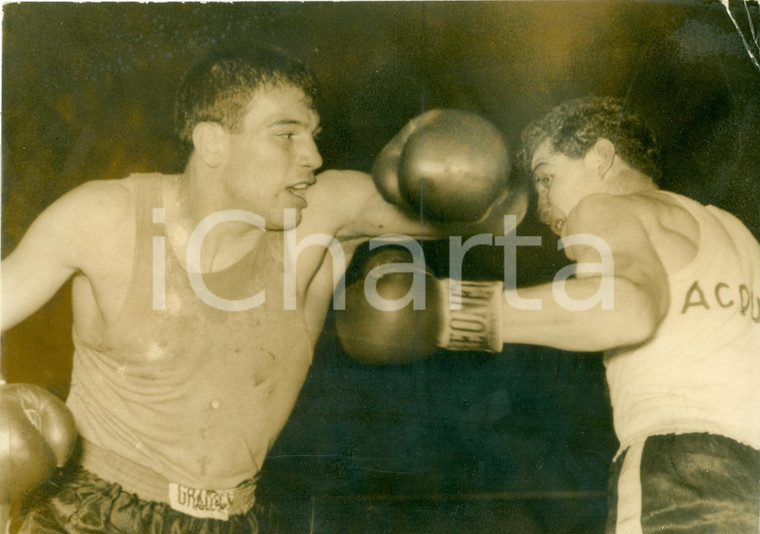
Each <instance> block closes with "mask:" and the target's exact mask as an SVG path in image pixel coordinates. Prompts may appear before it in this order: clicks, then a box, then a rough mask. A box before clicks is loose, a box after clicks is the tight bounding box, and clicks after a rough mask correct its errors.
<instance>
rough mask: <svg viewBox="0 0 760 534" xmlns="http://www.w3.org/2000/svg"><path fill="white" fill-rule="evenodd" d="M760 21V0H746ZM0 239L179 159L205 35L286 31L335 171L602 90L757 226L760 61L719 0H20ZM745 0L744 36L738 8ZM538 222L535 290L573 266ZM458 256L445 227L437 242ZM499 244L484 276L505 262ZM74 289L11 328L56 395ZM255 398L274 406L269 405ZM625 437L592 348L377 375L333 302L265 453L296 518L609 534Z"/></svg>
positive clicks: (698, 186) (289, 523)
mask: <svg viewBox="0 0 760 534" xmlns="http://www.w3.org/2000/svg"><path fill="white" fill-rule="evenodd" d="M750 9H751V10H753V11H752V13H753V14H754V15H753V16H754V21H755V26H756V27H757V26H760V24H759V23H758V21H760V18H758V15H757V9H758V8H757V3H756V2H755V3H753V4H751V5H750ZM3 11H4V20H3V58H2V59H3V63H2V68H3V73H2V76H3V93H2V127H3V135H2V156H3V160H2V173H3V175H2V208H3V211H2V225H3V226H2V248H3V255H4V256H5V255H7V254H8V253H9V252H10V251H11V250H12V249H13V248H14V247H15V245H16V244H17V243H18V240H19V239H20V237H21V236H22V235H23V232H24V231H25V230H26V228H28V226H29V225H30V224H31V222H32V221H33V220H34V218H35V217H36V216H37V215H38V214H39V212H40V211H42V210H43V209H44V208H45V207H46V206H47V205H49V204H50V203H51V202H53V201H54V200H55V199H56V198H58V197H59V196H60V195H61V194H63V193H64V192H66V191H68V190H69V189H71V188H73V187H74V186H76V185H77V184H79V183H82V182H84V181H87V180H91V179H110V178H120V177H123V176H125V175H127V174H128V173H130V172H135V171H163V172H176V171H179V170H181V168H182V161H181V159H180V157H179V155H178V154H179V152H178V143H176V141H175V137H174V134H173V130H172V101H173V97H174V93H175V91H176V88H177V85H178V82H179V79H180V77H181V75H182V73H183V72H184V71H185V70H186V69H187V68H188V67H189V66H190V65H191V64H192V63H193V62H194V61H195V60H197V59H199V58H200V57H201V56H202V55H203V53H204V52H205V51H206V50H207V49H208V48H209V47H217V46H220V47H228V46H234V45H240V44H246V43H267V44H275V45H279V46H283V47H285V48H288V49H290V50H291V51H293V52H294V53H296V54H297V55H300V56H301V57H303V58H304V59H305V60H306V61H307V62H308V63H309V64H310V65H311V66H312V68H313V69H314V70H315V71H316V72H317V74H318V76H319V77H320V79H321V81H322V83H323V91H324V103H323V105H322V107H321V113H322V118H323V126H324V130H325V132H324V134H323V136H322V140H321V145H320V148H321V150H322V154H323V156H324V160H325V168H356V169H360V170H369V169H370V166H371V164H372V161H373V158H374V157H375V155H376V154H377V152H378V151H379V149H380V148H381V147H382V146H383V144H384V143H385V142H386V141H387V140H388V139H390V137H392V135H393V134H394V133H395V132H396V131H397V130H398V129H399V128H400V127H401V126H402V125H403V124H404V123H405V122H406V121H407V120H408V119H410V118H411V117H413V116H414V115H417V114H418V113H420V112H421V111H423V110H425V109H430V108H434V107H458V108H464V109H469V110H471V111H475V112H478V113H480V114H481V115H483V116H485V117H487V118H489V119H490V120H492V121H493V122H494V123H495V124H497V125H498V126H499V127H500V128H501V129H502V131H503V132H504V134H505V135H506V136H507V138H508V139H509V140H510V141H511V142H512V144H513V146H515V145H516V143H517V138H518V136H519V132H520V130H521V129H522V128H523V127H524V126H525V125H526V124H527V122H528V121H529V120H530V119H531V118H533V117H535V116H537V115H539V114H542V113H543V112H545V111H547V110H548V109H549V108H550V107H552V106H553V105H555V104H556V103H558V102H560V101H562V100H565V99H567V98H570V97H576V96H581V95H584V94H588V93H594V94H600V95H616V96H621V97H625V98H626V99H627V102H628V105H629V106H630V107H631V108H634V109H636V110H638V111H640V112H641V113H643V114H644V115H645V116H647V117H648V118H649V119H650V121H651V125H652V126H653V128H654V129H655V131H656V133H657V135H658V137H659V139H660V141H661V143H662V145H663V153H664V158H663V166H664V171H665V172H664V175H665V177H664V183H663V185H664V187H665V188H668V189H671V190H674V191H676V192H680V193H683V194H686V195H689V196H692V197H694V198H696V199H697V200H699V201H702V202H704V203H712V204H716V205H718V206H720V207H723V208H725V209H727V210H729V211H731V212H733V213H734V214H736V215H737V216H739V217H740V218H741V219H742V220H743V221H744V222H745V223H746V224H747V225H748V226H749V227H750V229H751V230H752V231H753V232H754V233H755V235H756V236H757V235H760V207H759V204H760V203H759V202H758V199H759V198H760V180H758V170H757V169H758V168H760V143H758V133H757V132H758V126H760V72H758V70H757V69H755V68H754V67H753V66H752V64H751V62H750V59H749V56H748V54H747V53H746V51H745V49H744V47H743V45H742V42H741V39H740V38H739V34H738V33H737V30H736V29H735V28H734V26H733V24H732V22H731V20H730V18H729V17H728V15H727V13H726V11H725V8H724V7H723V6H722V5H721V4H720V3H718V2H702V3H700V2H590V3H586V2H498V3H490V2H478V3H465V2H445V3H425V2H401V3H392V2H375V3H357V2H340V3H281V2H278V3H233V4H213V3H212V4H197V3H187V4H181V3H169V4H132V3H110V4H97V3H85V4H74V3H71V4H65V3H49V4H48V3H23V4H6V5H5V6H4V9H3ZM734 12H735V14H736V16H737V19H738V20H739V21H740V23H741V24H742V25H743V26H742V29H743V30H744V31H745V35H748V34H749V31H748V25H747V14H746V12H745V11H744V8H743V7H741V4H738V3H737V4H736V6H735V9H734ZM519 233H521V234H523V235H542V237H543V239H544V241H543V242H544V246H543V247H542V248H541V249H531V250H530V251H523V253H522V255H521V257H520V259H519V263H518V275H519V276H520V281H521V282H522V283H529V282H533V281H537V280H543V279H550V278H551V277H552V276H553V275H554V274H555V273H556V271H557V270H558V269H559V267H560V266H561V265H562V264H563V260H562V258H561V257H559V256H558V254H557V253H556V242H555V241H554V240H553V239H552V238H551V237H550V236H548V235H547V234H546V232H545V231H543V230H542V229H541V228H540V227H539V226H538V225H536V223H535V221H534V220H532V219H530V218H529V219H528V220H526V222H525V223H524V224H523V225H522V226H521V228H520V230H519ZM426 251H427V253H428V258H429V261H430V262H431V263H432V264H433V265H434V266H435V267H436V268H438V269H445V261H444V260H442V259H441V258H445V257H446V251H445V243H444V244H440V243H438V244H429V245H427V246H426ZM501 261H502V260H501V258H500V257H499V255H498V251H496V252H494V251H493V250H491V251H487V250H486V252H485V253H484V252H482V251H481V252H480V253H478V254H477V255H476V257H473V258H471V259H470V261H469V263H467V264H466V269H467V270H468V272H470V274H471V275H472V276H478V277H490V276H494V275H495V276H497V277H498V276H499V273H500V269H501ZM69 306H70V302H69V288H68V287H65V288H64V289H63V290H62V291H61V292H60V294H59V295H57V296H56V297H55V298H54V299H53V300H52V301H51V303H50V304H48V305H47V306H46V307H45V308H43V309H42V310H41V311H40V312H38V313H37V314H35V315H34V316H33V317H32V318H30V319H29V320H27V321H26V322H24V323H23V324H21V325H19V326H18V327H16V328H15V329H13V330H11V331H10V332H8V333H7V334H6V335H5V336H4V339H3V359H4V362H3V365H4V367H5V370H6V372H7V375H8V378H9V380H10V381H26V382H34V383H38V384H41V385H44V386H46V387H48V388H49V389H51V390H52V391H54V392H55V393H56V394H58V395H60V396H61V397H65V395H66V393H67V391H68V374H69V372H70V365H71V341H70V328H71V318H70V312H69ZM252 409H261V407H252ZM616 446H617V442H616V441H615V437H614V434H613V433H612V429H611V420H610V411H609V406H608V400H607V398H606V392H605V385H604V373H603V368H602V365H601V361H600V358H599V356H598V355H593V354H591V355H589V354H568V353H563V352H559V351H553V350H545V349H540V348H536V347H523V346H516V347H509V348H505V350H504V351H503V352H502V354H500V355H496V356H488V355H482V354H447V353H440V354H438V355H436V356H435V357H433V358H431V359H428V360H426V361H424V362H420V363H417V364H414V365H409V366H398V367H387V368H372V367H365V366H362V365H360V364H357V363H355V362H353V361H352V360H350V359H348V358H347V357H346V355H345V354H344V353H343V351H342V349H341V347H340V343H339V341H338V340H337V339H336V338H335V334H334V323H333V320H332V317H331V316H330V317H329V318H328V322H327V324H326V326H325V332H324V335H323V336H322V338H321V340H320V343H319V347H318V350H317V353H316V356H315V360H314V365H313V368H312V371H311V373H310V375H309V377H308V379H307V382H306V384H305V386H304V389H303V392H302V395H301V397H300V399H299V401H298V403H297V405H296V407H295V409H294V412H293V415H292V417H291V419H290V421H289V423H288V425H287V426H286V428H285V430H284V432H283V434H282V435H281V437H280V439H279V440H278V441H277V443H276V444H275V447H274V448H273V450H272V452H271V454H270V457H269V459H268V460H267V462H266V465H265V472H264V477H263V480H262V487H263V489H264V490H265V491H266V493H267V494H268V495H269V496H270V497H271V498H272V499H273V500H275V501H276V502H277V504H278V505H279V508H280V510H282V511H283V515H284V521H285V523H284V530H285V531H286V532H301V531H310V529H311V531H312V532H330V533H332V532H436V533H440V532H472V533H486V532H515V533H530V532H550V533H562V532H567V533H571V532H577V533H592V532H600V531H601V529H602V525H603V520H604V514H605V503H604V497H603V492H604V489H605V481H606V475H607V467H608V464H609V461H610V459H611V458H612V456H613V454H614V452H615V448H616Z"/></svg>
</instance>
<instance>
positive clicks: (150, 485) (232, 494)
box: [80, 438, 256, 519]
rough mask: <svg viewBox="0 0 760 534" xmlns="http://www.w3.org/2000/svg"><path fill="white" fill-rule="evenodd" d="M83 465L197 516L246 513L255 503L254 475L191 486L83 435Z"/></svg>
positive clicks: (141, 495) (142, 495)
mask: <svg viewBox="0 0 760 534" xmlns="http://www.w3.org/2000/svg"><path fill="white" fill-rule="evenodd" d="M81 450H82V455H81V460H80V462H81V466H82V468H84V469H85V470H87V471H90V472H91V473H93V474H95V475H97V476H98V477H100V478H102V479H103V480H107V481H109V482H115V483H117V484H119V486H121V488H122V489H123V490H124V491H126V492H127V493H134V494H136V495H137V496H138V497H139V498H140V499H141V500H144V501H154V502H160V503H164V504H168V505H169V506H171V507H172V508H173V509H175V510H177V511H180V512H183V513H187V514H189V515H193V516H196V517H214V518H217V519H226V516H228V515H236V514H244V513H247V512H248V511H249V510H250V509H251V508H252V507H253V505H254V502H255V492H256V481H255V479H253V478H251V479H248V480H245V481H243V482H242V483H240V484H238V485H237V486H235V487H234V488H229V489H221V490H220V489H205V488H192V487H188V486H184V485H182V484H179V483H175V482H172V481H170V480H168V479H166V478H165V477H163V476H162V475H160V474H159V473H157V472H156V471H154V470H153V469H150V468H149V467H145V466H143V465H140V464H138V463H135V462H133V461H132V460H129V459H127V458H124V457H123V456H121V455H120V454H117V453H115V452H113V451H109V450H107V449H104V448H102V447H99V446H98V445H95V444H94V443H92V442H90V441H87V440H86V439H84V438H82V439H81Z"/></svg>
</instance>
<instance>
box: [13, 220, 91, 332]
mask: <svg viewBox="0 0 760 534" xmlns="http://www.w3.org/2000/svg"><path fill="white" fill-rule="evenodd" d="M65 211H67V210H66V209H65V208H63V207H62V206H60V205H53V206H51V207H50V208H48V209H47V210H46V211H45V212H43V213H42V214H41V215H40V216H39V217H38V218H37V220H36V221H35V222H34V223H33V224H32V226H31V227H30V228H29V230H28V231H27V233H26V235H25V236H24V238H23V239H22V240H21V243H20V244H19V245H18V247H17V248H16V249H15V250H14V251H13V252H12V253H11V254H10V255H9V256H8V257H7V258H6V259H4V260H3V261H2V264H0V283H2V324H1V325H0V328H1V329H2V331H3V332H4V331H5V330H8V329H9V328H11V327H13V326H15V325H16V324H18V323H19V322H21V321H22V320H24V319H26V318H27V317H28V316H30V315H31V314H32V313H34V312H35V311H36V310H37V309H39V308H40V307H42V306H43V305H44V304H45V303H46V302H47V301H48V300H50V298H52V296H53V295H54V294H55V293H56V291H58V290H59V289H60V288H61V286H62V285H63V284H64V283H65V282H66V281H67V280H68V279H69V278H70V277H71V276H72V275H73V274H74V273H75V272H76V270H77V269H76V266H75V265H74V264H73V262H72V261H71V257H70V254H69V252H70V250H69V247H68V242H69V240H70V237H69V235H68V232H67V229H66V217H65V214H64V212H65Z"/></svg>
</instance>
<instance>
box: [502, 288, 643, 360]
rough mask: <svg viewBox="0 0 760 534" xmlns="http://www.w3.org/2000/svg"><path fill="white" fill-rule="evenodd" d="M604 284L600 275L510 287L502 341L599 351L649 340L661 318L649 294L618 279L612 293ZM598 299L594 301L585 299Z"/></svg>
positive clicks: (570, 349) (503, 316)
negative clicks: (648, 296)
mask: <svg viewBox="0 0 760 534" xmlns="http://www.w3.org/2000/svg"><path fill="white" fill-rule="evenodd" d="M558 284H559V285H558ZM602 289H604V288H601V289H600V278H599V277H587V278H582V279H577V278H572V279H568V280H566V281H565V283H564V284H560V283H559V282H556V281H555V282H552V283H547V284H542V285H539V286H534V287H529V288H524V289H518V290H517V291H511V292H509V294H508V295H507V298H508V300H507V301H506V302H504V305H503V308H502V314H503V315H502V319H503V321H502V323H503V330H502V340H503V341H504V343H520V344H530V345H541V346H549V347H554V348H557V349H561V350H569V351H579V352H598V351H605V350H610V349H613V348H617V347H621V346H629V345H635V344H638V343H641V342H643V341H646V340H647V339H649V338H650V337H651V335H652V334H653V333H654V330H655V329H656V325H657V320H656V319H655V313H654V309H653V306H652V304H651V302H650V301H649V299H648V298H647V297H646V294H645V293H644V292H642V291H641V290H640V289H639V288H637V287H635V286H634V285H633V284H631V283H630V282H628V281H627V280H624V279H617V278H616V279H614V280H613V281H612V284H611V286H610V287H609V289H608V292H611V294H604V295H602V294H601V290H602ZM515 295H517V297H518V298H519V300H518V299H516V298H515ZM597 298H598V299H599V301H598V302H595V303H594V305H593V306H590V307H588V306H587V305H585V304H584V301H586V300H587V299H595V300H596V299H597ZM608 307H609V309H606V308H608ZM532 308H537V309H532ZM586 308H588V309H586Z"/></svg>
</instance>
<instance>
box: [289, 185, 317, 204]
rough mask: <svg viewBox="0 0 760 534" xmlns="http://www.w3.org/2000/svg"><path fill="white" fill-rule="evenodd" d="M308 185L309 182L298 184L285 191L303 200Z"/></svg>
mask: <svg viewBox="0 0 760 534" xmlns="http://www.w3.org/2000/svg"><path fill="white" fill-rule="evenodd" d="M310 185H311V184H310V183H309V182H298V183H297V184H293V185H291V186H290V187H287V188H286V189H287V190H288V192H289V193H290V194H292V195H295V196H297V197H298V198H300V199H301V200H305V199H304V197H303V194H304V193H305V192H306V190H307V189H308V188H309V186H310Z"/></svg>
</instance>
